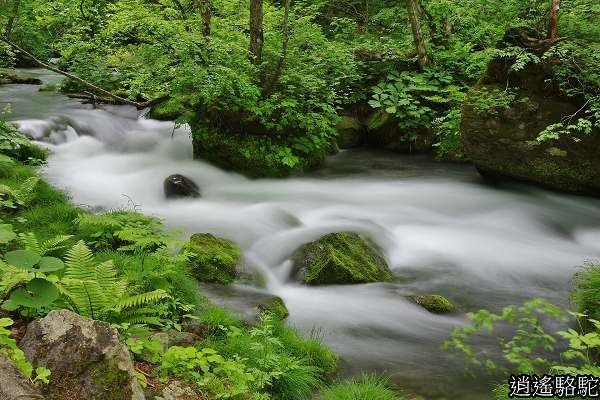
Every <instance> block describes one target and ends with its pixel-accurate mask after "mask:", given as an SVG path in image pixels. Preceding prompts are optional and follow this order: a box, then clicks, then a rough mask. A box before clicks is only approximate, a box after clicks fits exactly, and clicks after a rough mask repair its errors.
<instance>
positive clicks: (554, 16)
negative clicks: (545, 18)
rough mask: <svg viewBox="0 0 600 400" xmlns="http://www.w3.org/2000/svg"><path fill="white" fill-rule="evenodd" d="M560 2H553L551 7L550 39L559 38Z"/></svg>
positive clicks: (557, 0) (555, 0) (554, 0)
mask: <svg viewBox="0 0 600 400" xmlns="http://www.w3.org/2000/svg"><path fill="white" fill-rule="evenodd" d="M559 11H560V0H552V3H551V5H550V24H549V27H548V39H551V40H554V39H556V38H557V37H558V18H559V17H560V13H559Z"/></svg>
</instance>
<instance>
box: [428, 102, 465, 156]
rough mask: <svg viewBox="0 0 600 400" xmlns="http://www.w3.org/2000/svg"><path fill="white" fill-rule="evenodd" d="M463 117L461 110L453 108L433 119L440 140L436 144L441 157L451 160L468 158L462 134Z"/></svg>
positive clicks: (438, 154)
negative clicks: (461, 123)
mask: <svg viewBox="0 0 600 400" xmlns="http://www.w3.org/2000/svg"><path fill="white" fill-rule="evenodd" d="M461 118H462V112H461V110H460V109H459V108H453V109H451V110H450V111H449V112H448V113H447V114H446V115H444V116H441V117H438V118H436V119H434V120H433V129H434V132H435V134H436V135H437V136H438V138H439V141H438V142H437V143H436V144H434V146H435V147H436V148H437V156H438V158H439V159H442V160H451V161H465V160H466V155H465V153H464V149H463V146H462V140H461V136H460V122H461Z"/></svg>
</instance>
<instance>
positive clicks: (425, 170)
mask: <svg viewBox="0 0 600 400" xmlns="http://www.w3.org/2000/svg"><path fill="white" fill-rule="evenodd" d="M34 72H35V73H36V74H38V75H39V76H40V77H42V78H43V79H44V80H46V81H51V80H56V79H57V77H56V76H54V75H52V74H48V73H45V72H43V71H34ZM0 102H2V103H10V111H11V112H10V113H8V114H5V115H4V117H5V118H7V119H9V120H13V121H16V122H17V123H18V124H19V125H20V128H21V130H22V131H23V132H25V133H27V134H29V135H31V136H32V137H34V138H35V139H36V140H39V141H41V142H43V143H44V145H46V146H48V147H49V148H50V150H51V151H52V155H51V157H50V159H49V162H48V165H47V166H46V167H44V169H43V173H44V174H45V176H46V178H47V179H48V180H49V181H50V182H51V183H53V184H54V185H56V186H57V187H60V188H62V189H64V190H65V191H67V192H68V193H69V194H70V195H71V196H72V199H73V202H74V203H76V204H78V205H82V206H85V207H89V208H90V209H92V210H106V209H123V208H125V209H130V208H135V209H137V210H139V211H141V212H143V213H145V214H148V215H153V216H157V217H159V218H162V219H163V220H164V221H165V223H166V224H167V226H169V227H172V228H183V229H184V230H185V232H186V233H187V234H191V233H194V232H211V233H213V234H215V235H220V236H224V237H227V238H230V239H232V240H234V241H236V242H237V243H238V244H239V245H240V246H241V247H242V249H243V250H244V254H245V257H246V259H247V261H248V263H249V264H252V265H254V266H256V267H257V268H259V269H260V270H261V271H262V272H263V273H264V274H265V276H266V279H267V288H266V289H265V290H266V291H267V292H269V293H273V294H276V295H279V296H281V297H282V298H283V299H284V301H285V303H286V304H287V306H288V308H289V310H290V317H289V323H290V324H291V325H293V326H296V327H297V328H298V329H300V330H302V331H305V332H311V331H314V330H318V331H319V333H320V334H321V335H322V336H323V339H324V341H325V342H326V343H327V344H328V345H330V346H331V347H332V348H333V349H334V350H335V351H337V352H338V353H339V354H340V355H341V356H342V357H343V360H344V361H343V371H344V372H345V373H348V374H359V373H361V372H371V371H377V372H384V373H386V374H387V375H389V376H391V378H392V380H393V382H395V383H397V384H398V385H399V386H401V387H405V388H407V389H409V390H411V391H412V392H416V393H418V394H420V395H421V396H423V397H424V398H426V399H437V400H441V399H453V400H467V399H469V400H470V399H487V398H489V397H490V396H489V395H487V394H485V393H486V391H487V387H486V385H487V382H486V380H485V379H476V380H472V379H469V378H466V377H465V376H464V375H463V372H462V370H463V365H462V362H461V360H460V359H455V358H452V357H450V356H449V355H448V354H447V353H446V352H444V351H442V350H440V348H439V345H440V343H441V342H443V341H444V340H445V339H446V338H447V337H448V335H449V331H450V329H451V328H452V327H453V326H458V325H460V324H462V323H463V322H464V321H465V318H464V313H465V312H468V311H473V310H477V309H479V308H482V307H488V308H491V309H493V310H498V309H499V308H500V307H502V306H504V305H507V304H512V303H517V302H521V301H523V300H525V299H528V298H531V297H536V296H541V297H545V298H548V299H550V300H552V301H554V302H556V303H558V304H561V305H563V306H567V305H568V303H567V301H568V294H569V290H570V287H571V278H572V275H573V273H574V272H576V271H577V270H578V269H580V268H581V265H582V264H583V263H584V262H586V261H588V260H594V259H597V258H598V257H600V202H599V201H598V200H594V199H589V198H583V197H574V196H567V195H560V194H556V193H551V192H547V191H543V190H539V189H534V188H528V187H524V186H514V187H506V188H503V189H498V188H491V187H487V186H485V185H484V184H483V183H482V182H481V181H480V179H479V177H478V175H477V173H476V171H475V170H474V169H473V168H472V167H471V166H468V165H454V164H444V163H438V162H435V161H432V160H430V159H428V158H426V157H420V156H402V155H397V154H391V153H383V152H376V151H371V150H352V151H343V152H341V153H340V154H338V155H336V156H333V157H331V158H330V159H329V160H328V162H327V165H326V166H325V167H324V168H323V169H321V170H319V171H316V172H313V173H311V174H307V175H306V176H302V177H297V178H289V179H283V180H276V179H259V180H249V179H246V178H244V177H242V176H240V175H237V174H235V173H229V172H225V171H222V170H220V169H218V168H215V167H213V166H211V165H209V164H207V163H204V162H202V161H194V160H192V151H191V139H190V137H189V132H188V131H186V129H185V128H178V129H175V130H174V129H173V124H172V123H169V122H159V121H153V120H147V119H143V118H142V119H140V118H138V112H137V111H136V110H134V109H132V108H129V107H104V108H103V109H92V107H91V106H89V105H82V104H80V103H79V102H77V101H75V100H72V99H68V98H66V97H64V96H60V95H57V94H52V93H41V92H38V87H36V86H28V85H7V86H3V87H1V88H0ZM174 173H180V174H184V175H186V176H188V177H190V178H192V179H193V180H194V181H195V182H196V183H197V184H198V185H199V186H200V187H201V189H202V194H203V196H202V198H201V199H194V200H176V201H172V200H171V201H168V200H166V199H165V198H164V195H163V189H162V182H163V180H164V178H165V177H167V176H168V175H170V174H174ZM341 230H349V231H357V232H362V233H365V234H367V235H369V236H370V237H372V238H373V240H375V241H376V242H377V243H378V245H379V246H381V248H382V249H383V250H384V251H385V255H386V258H387V260H388V262H389V264H390V266H391V268H392V270H393V272H394V275H395V277H396V280H395V282H394V283H391V284H368V285H353V286H327V287H304V286H301V285H298V284H296V283H294V282H292V281H290V279H289V268H290V263H289V260H288V259H289V257H290V255H291V253H292V252H293V251H294V250H295V249H296V248H297V247H298V246H300V245H301V244H303V243H306V242H308V241H311V240H314V239H316V238H318V237H319V236H321V235H323V234H325V233H329V232H333V231H341ZM411 293H437V294H442V295H445V296H447V297H448V298H450V299H451V300H452V301H453V302H454V303H455V304H456V305H457V306H458V308H459V310H460V312H459V313H456V314H454V315H450V316H438V315H433V314H430V313H428V312H426V311H424V310H423V309H421V308H419V307H417V306H415V305H413V304H411V303H410V302H408V301H406V300H405V299H404V295H407V294H411ZM483 342H484V343H485V342H486V341H485V340H483Z"/></svg>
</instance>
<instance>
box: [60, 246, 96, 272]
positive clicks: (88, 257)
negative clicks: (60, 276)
mask: <svg viewBox="0 0 600 400" xmlns="http://www.w3.org/2000/svg"><path fill="white" fill-rule="evenodd" d="M92 262H93V256H92V252H91V251H90V249H89V247H87V246H86V244H85V243H84V242H83V241H82V240H80V241H79V242H77V243H76V244H75V245H74V246H73V247H71V248H70V249H69V251H67V255H66V257H65V266H66V269H65V277H66V278H70V279H77V280H81V281H94V280H95V279H96V271H95V269H94V268H93V266H92Z"/></svg>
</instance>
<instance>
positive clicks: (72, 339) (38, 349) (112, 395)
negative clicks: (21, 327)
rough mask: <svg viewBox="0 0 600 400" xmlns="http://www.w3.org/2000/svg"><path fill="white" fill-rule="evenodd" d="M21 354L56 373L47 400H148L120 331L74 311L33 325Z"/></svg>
mask: <svg viewBox="0 0 600 400" xmlns="http://www.w3.org/2000/svg"><path fill="white" fill-rule="evenodd" d="M20 345H21V348H22V349H23V352H24V353H25V356H26V357H27V360H28V361H29V362H31V364H32V365H33V366H34V367H46V368H48V369H49V370H50V371H51V372H52V375H51V376H50V384H49V385H46V386H44V387H43V388H42V391H43V395H44V396H45V398H46V399H47V400H63V399H67V398H68V399H90V400H144V399H145V396H144V393H143V391H142V388H141V387H140V384H139V383H138V380H137V378H136V373H135V370H134V367H133V361H132V359H131V356H130V354H129V350H128V349H127V347H126V346H125V345H124V344H123V343H121V341H120V340H119V335H118V333H117V331H116V330H115V329H114V328H112V327H111V326H110V324H108V323H106V322H100V321H94V320H91V319H89V318H85V317H82V316H80V315H77V314H75V313H73V312H71V311H66V310H60V311H51V312H50V313H48V315H47V316H46V317H44V318H42V319H39V320H36V321H33V322H32V323H30V324H29V326H28V327H27V332H26V334H25V336H24V337H23V339H22V340H21V343H20Z"/></svg>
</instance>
